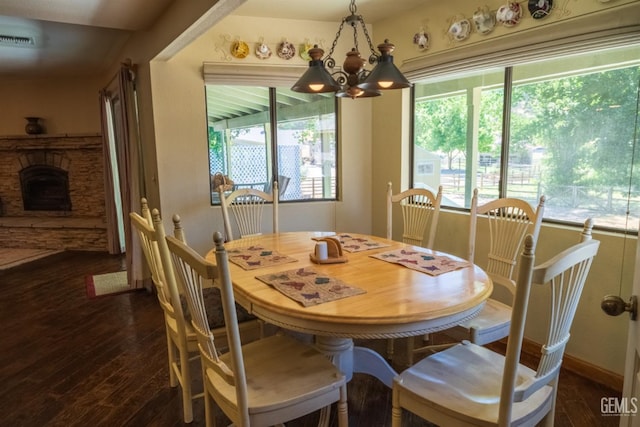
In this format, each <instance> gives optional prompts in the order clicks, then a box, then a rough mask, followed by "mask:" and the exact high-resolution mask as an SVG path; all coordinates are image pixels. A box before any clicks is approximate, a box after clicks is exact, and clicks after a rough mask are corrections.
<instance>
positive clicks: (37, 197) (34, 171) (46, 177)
mask: <svg viewBox="0 0 640 427" xmlns="http://www.w3.org/2000/svg"><path fill="white" fill-rule="evenodd" d="M20 188H21V189H22V203H23V204H24V210H25V211H70V210H71V199H70V198H69V173H68V172H67V171H66V170H64V169H60V168H57V167H55V166H51V165H32V166H27V167H26V168H24V169H22V170H21V171H20Z"/></svg>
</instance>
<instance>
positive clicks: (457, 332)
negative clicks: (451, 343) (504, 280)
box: [447, 298, 511, 345]
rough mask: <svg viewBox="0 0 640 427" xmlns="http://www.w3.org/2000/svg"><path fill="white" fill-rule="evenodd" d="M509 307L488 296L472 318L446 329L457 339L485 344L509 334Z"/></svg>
mask: <svg viewBox="0 0 640 427" xmlns="http://www.w3.org/2000/svg"><path fill="white" fill-rule="evenodd" d="M510 325H511V307H510V306H509V305H507V304H504V303H502V302H500V301H498V300H495V299H492V298H489V299H488V300H487V302H486V303H485V305H484V307H483V308H482V310H480V313H478V315H477V316H476V317H474V318H473V319H469V320H467V321H465V322H461V323H460V324H459V325H457V326H456V327H454V328H452V329H450V330H448V331H447V334H448V335H450V336H451V337H452V338H455V339H457V340H470V341H471V342H473V343H474V344H478V345H485V344H488V343H491V342H494V341H498V340H500V339H502V338H504V337H506V336H508V335H509V327H510Z"/></svg>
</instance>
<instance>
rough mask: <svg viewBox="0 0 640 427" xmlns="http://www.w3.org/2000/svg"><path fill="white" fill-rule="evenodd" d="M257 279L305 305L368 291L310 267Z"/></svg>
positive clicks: (257, 277)
mask: <svg viewBox="0 0 640 427" xmlns="http://www.w3.org/2000/svg"><path fill="white" fill-rule="evenodd" d="M256 279H258V280H260V281H262V282H264V283H266V284H268V285H271V286H273V287H274V288H276V289H277V290H279V291H280V292H282V293H283V294H285V295H286V296H288V297H289V298H291V299H293V300H295V301H298V302H299V303H300V304H302V305H303V306H305V307H308V306H312V305H318V304H322V303H323V302H328V301H334V300H337V299H341V298H346V297H350V296H353V295H360V294H364V293H366V292H367V291H365V290H364V289H360V288H356V287H354V286H350V285H347V284H346V283H344V282H343V281H342V280H339V279H336V278H335V277H331V276H328V275H326V274H323V273H319V272H317V271H315V270H314V269H312V268H309V267H305V268H298V269H296V270H288V271H283V272H280V273H275V274H266V275H263V276H256Z"/></svg>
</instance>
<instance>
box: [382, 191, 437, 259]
mask: <svg viewBox="0 0 640 427" xmlns="http://www.w3.org/2000/svg"><path fill="white" fill-rule="evenodd" d="M441 201H442V186H439V187H438V193H437V194H434V193H433V192H432V191H431V190H427V189H426V188H410V189H408V190H405V191H402V192H400V193H398V194H393V189H392V184H391V183H388V184H387V239H390V240H391V239H393V204H394V203H396V204H398V205H400V207H401V208H402V220H403V231H402V241H403V242H404V243H408V244H410V245H416V246H424V247H427V248H430V249H431V248H433V242H434V241H435V238H436V229H437V228H438V216H439V215H440V202H441ZM427 230H429V237H428V238H427V244H426V245H424V235H425V233H426V231H427Z"/></svg>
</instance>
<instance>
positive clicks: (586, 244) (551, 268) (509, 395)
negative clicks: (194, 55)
mask: <svg viewBox="0 0 640 427" xmlns="http://www.w3.org/2000/svg"><path fill="white" fill-rule="evenodd" d="M592 226H593V222H592V221H591V219H588V220H587V221H586V222H585V226H584V229H583V232H582V234H581V236H580V243H578V244H576V245H574V246H572V247H570V248H568V249H566V250H564V251H562V252H560V253H559V254H557V255H555V256H554V257H553V258H551V259H550V260H548V261H546V262H544V263H542V264H540V265H538V266H536V267H535V268H533V269H532V268H531V267H532V265H533V246H534V243H533V238H532V236H531V235H528V236H527V238H526V241H525V250H524V253H523V256H522V257H521V261H520V273H519V276H518V282H517V289H516V296H515V300H514V304H513V310H512V317H511V327H510V330H509V340H508V343H507V352H506V363H505V368H504V376H503V380H502V390H501V397H500V399H501V400H500V417H499V419H500V420H501V421H502V423H499V425H503V424H504V425H507V422H506V421H505V420H510V418H511V408H512V405H513V403H514V402H521V401H523V400H525V399H527V398H528V397H529V396H531V395H532V394H533V393H535V392H536V391H537V390H539V389H540V388H541V387H543V386H545V385H547V384H550V383H554V382H555V381H556V380H557V376H558V374H559V372H560V367H561V365H562V356H563V355H564V351H565V347H566V345H567V342H568V341H569V336H570V334H569V331H570V329H571V324H572V322H573V318H574V315H575V312H576V309H577V306H578V302H579V300H580V296H581V294H582V289H583V288H584V283H585V281H586V279H587V275H588V274H589V270H590V268H591V264H592V262H593V258H594V257H595V256H596V254H597V253H598V247H599V246H600V242H599V241H597V240H592V239H591V228H592ZM586 236H588V237H586ZM532 284H535V285H541V286H549V288H550V289H549V290H550V292H549V298H550V300H549V304H548V307H549V311H550V312H549V324H548V328H547V337H546V340H545V342H544V344H543V345H542V347H541V358H540V362H539V363H538V367H537V370H536V375H535V378H534V379H532V380H530V381H525V382H524V383H522V384H519V385H518V386H516V377H517V369H518V362H519V359H520V351H521V349H522V339H523V336H524V325H525V319H526V316H527V305H528V300H529V293H530V288H531V286H532ZM554 386H557V384H555V383H554Z"/></svg>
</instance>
